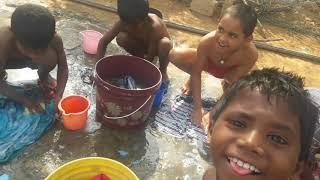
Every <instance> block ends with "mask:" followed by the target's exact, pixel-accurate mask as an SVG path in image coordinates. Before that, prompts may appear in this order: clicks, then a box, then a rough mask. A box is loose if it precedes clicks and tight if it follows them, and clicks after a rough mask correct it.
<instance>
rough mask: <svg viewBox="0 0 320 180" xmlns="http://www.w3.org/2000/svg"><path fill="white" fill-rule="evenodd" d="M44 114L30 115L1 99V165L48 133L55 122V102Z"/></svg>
mask: <svg viewBox="0 0 320 180" xmlns="http://www.w3.org/2000/svg"><path fill="white" fill-rule="evenodd" d="M44 109H45V111H44V112H43V113H40V114H39V113H29V111H27V110H26V108H25V107H24V106H23V105H21V104H19V103H17V102H15V101H13V100H11V99H7V98H6V97H0V163H6V162H8V161H10V160H11V159H13V158H14V157H16V156H17V155H18V153H19V152H21V151H22V150H24V148H25V147H26V146H28V145H30V144H32V143H33V142H35V141H36V140H37V139H38V138H40V137H41V135H42V134H43V133H44V132H46V130H47V129H48V128H50V127H51V125H52V124H53V123H54V120H55V107H54V102H53V101H50V102H49V103H48V104H46V105H45V108H44Z"/></svg>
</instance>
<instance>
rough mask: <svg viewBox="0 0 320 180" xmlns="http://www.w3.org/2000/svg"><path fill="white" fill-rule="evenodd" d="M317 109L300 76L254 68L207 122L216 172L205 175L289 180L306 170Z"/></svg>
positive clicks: (213, 178)
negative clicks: (304, 165)
mask: <svg viewBox="0 0 320 180" xmlns="http://www.w3.org/2000/svg"><path fill="white" fill-rule="evenodd" d="M318 116H319V109H318V108H317V107H316V105H315V104H314V103H313V102H312V100H311V99H310V97H309V94H308V93H307V91H305V90H304V89H303V80H302V78H300V77H298V76H296V75H294V74H292V73H288V72H280V71H278V70H277V69H264V70H260V71H253V72H252V73H251V74H250V75H248V76H245V77H243V78H241V79H240V80H239V81H237V82H236V83H235V84H233V85H232V86H231V87H230V89H228V91H227V92H225V94H224V95H223V96H222V98H221V99H220V101H219V102H218V104H217V105H216V106H215V108H214V110H213V112H212V119H211V122H210V126H209V134H210V148H211V150H210V155H211V157H212V159H213V162H214V166H215V168H216V171H213V170H208V171H207V172H206V173H205V175H204V177H203V179H205V180H209V179H210V180H231V179H237V180H241V179H243V180H250V179H252V180H263V179H265V180H271V179H272V180H287V179H291V178H292V177H296V176H297V175H298V174H299V173H300V172H301V171H302V169H303V163H304V162H305V161H306V160H307V158H308V156H309V149H310V144H311V140H312V136H313V133H314V129H315V123H316V122H317V120H318Z"/></svg>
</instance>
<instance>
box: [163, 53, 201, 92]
mask: <svg viewBox="0 0 320 180" xmlns="http://www.w3.org/2000/svg"><path fill="white" fill-rule="evenodd" d="M169 60H170V62H171V63H173V64H174V65H175V66H177V67H178V68H179V69H181V70H182V71H184V72H186V73H188V74H191V71H192V65H193V63H195V62H196V61H197V49H194V48H173V49H171V51H170V53H169ZM182 91H183V94H185V95H191V79H190V78H189V79H188V80H187V81H186V82H185V84H184V86H183V87H182Z"/></svg>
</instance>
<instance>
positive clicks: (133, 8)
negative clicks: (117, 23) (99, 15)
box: [118, 0, 149, 24]
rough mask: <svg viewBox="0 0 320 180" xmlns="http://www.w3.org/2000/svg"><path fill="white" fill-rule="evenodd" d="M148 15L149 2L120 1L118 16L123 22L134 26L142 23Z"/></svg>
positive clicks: (135, 0)
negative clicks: (139, 22)
mask: <svg viewBox="0 0 320 180" xmlns="http://www.w3.org/2000/svg"><path fill="white" fill-rule="evenodd" d="M148 13H149V2H148V0H118V15H119V17H120V19H121V20H122V21H123V22H126V23H129V24H132V23H136V22H137V21H142V20H144V19H145V18H146V17H147V16H148Z"/></svg>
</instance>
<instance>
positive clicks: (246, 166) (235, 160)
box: [228, 157, 260, 173]
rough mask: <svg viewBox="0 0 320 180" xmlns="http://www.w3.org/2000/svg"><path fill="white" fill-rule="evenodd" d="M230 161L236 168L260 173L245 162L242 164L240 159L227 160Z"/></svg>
mask: <svg viewBox="0 0 320 180" xmlns="http://www.w3.org/2000/svg"><path fill="white" fill-rule="evenodd" d="M228 159H229V160H230V161H232V162H234V163H236V164H237V165H238V166H240V167H242V168H244V169H248V170H250V171H254V172H256V173H260V171H259V170H258V169H257V168H256V167H255V166H253V165H250V164H249V163H246V162H243V161H241V160H240V159H237V158H232V157H230V158H228Z"/></svg>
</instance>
